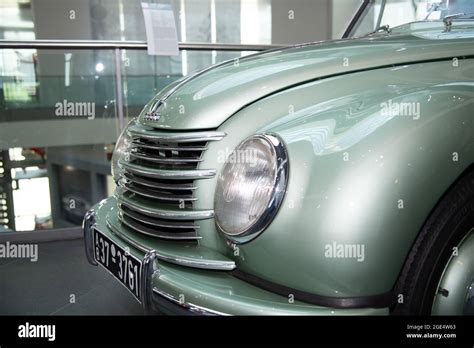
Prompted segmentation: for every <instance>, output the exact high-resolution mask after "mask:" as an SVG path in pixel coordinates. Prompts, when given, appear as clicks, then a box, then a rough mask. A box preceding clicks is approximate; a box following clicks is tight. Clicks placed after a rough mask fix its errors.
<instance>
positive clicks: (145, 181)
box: [122, 173, 197, 191]
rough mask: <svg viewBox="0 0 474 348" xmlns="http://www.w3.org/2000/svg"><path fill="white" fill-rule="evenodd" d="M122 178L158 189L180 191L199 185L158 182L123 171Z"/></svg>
mask: <svg viewBox="0 0 474 348" xmlns="http://www.w3.org/2000/svg"><path fill="white" fill-rule="evenodd" d="M122 178H123V179H124V180H126V181H129V182H134V183H137V184H140V185H143V186H148V187H154V188H157V189H164V190H177V191H180V190H191V191H193V190H196V189H197V186H195V185H193V184H187V183H184V184H174V183H173V184H167V183H166V184H165V183H162V182H156V181H152V180H148V179H147V178H144V177H140V176H136V175H133V174H132V173H123V175H122Z"/></svg>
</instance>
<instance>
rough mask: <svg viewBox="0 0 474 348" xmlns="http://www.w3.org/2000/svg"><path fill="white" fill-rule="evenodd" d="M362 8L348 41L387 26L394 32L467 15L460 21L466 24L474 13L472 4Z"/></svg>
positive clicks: (397, 3) (412, 2) (406, 0)
mask: <svg viewBox="0 0 474 348" xmlns="http://www.w3.org/2000/svg"><path fill="white" fill-rule="evenodd" d="M364 5H365V7H364ZM364 5H362V6H363V11H361V12H360V16H359V18H355V19H356V20H355V21H354V22H353V23H352V27H350V28H349V29H348V33H347V35H346V36H347V37H355V36H362V35H365V34H368V33H371V32H374V31H375V30H377V29H378V28H380V27H383V26H387V25H388V26H389V27H390V28H393V27H396V26H399V25H402V24H406V23H411V22H416V21H428V20H429V21H433V20H441V19H443V18H444V17H445V16H448V15H453V14H460V13H466V14H470V15H467V16H464V17H462V19H463V20H466V19H469V18H472V16H473V15H472V14H473V13H474V1H473V0H438V1H436V0H434V1H433V0H386V1H384V0H370V1H366V2H365V3H364Z"/></svg>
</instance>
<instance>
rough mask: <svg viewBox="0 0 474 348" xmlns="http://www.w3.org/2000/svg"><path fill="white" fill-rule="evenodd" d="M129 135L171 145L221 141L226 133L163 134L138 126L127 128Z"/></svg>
mask: <svg viewBox="0 0 474 348" xmlns="http://www.w3.org/2000/svg"><path fill="white" fill-rule="evenodd" d="M127 133H128V134H129V135H130V136H131V137H135V138H143V139H147V140H152V141H162V142H171V143H190V142H202V141H214V140H221V139H222V138H224V137H225V136H226V133H224V132H217V131H202V132H163V131H159V130H155V129H153V130H150V129H146V128H143V127H140V126H138V125H133V126H130V127H128V128H127Z"/></svg>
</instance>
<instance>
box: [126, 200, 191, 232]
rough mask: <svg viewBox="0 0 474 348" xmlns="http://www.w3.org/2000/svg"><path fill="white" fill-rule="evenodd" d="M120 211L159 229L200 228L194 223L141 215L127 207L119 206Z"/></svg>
mask: <svg viewBox="0 0 474 348" xmlns="http://www.w3.org/2000/svg"><path fill="white" fill-rule="evenodd" d="M118 208H119V210H120V212H121V213H123V214H125V215H127V216H130V217H131V218H132V219H135V220H138V221H140V222H142V223H144V224H148V225H153V226H157V227H164V228H176V229H192V228H194V229H197V228H200V226H199V225H196V224H194V223H192V222H188V223H187V222H174V221H165V220H158V219H156V218H151V217H149V216H147V215H142V214H139V213H137V212H135V211H133V210H132V209H127V208H126V207H122V205H119V207H118ZM124 208H125V209H124Z"/></svg>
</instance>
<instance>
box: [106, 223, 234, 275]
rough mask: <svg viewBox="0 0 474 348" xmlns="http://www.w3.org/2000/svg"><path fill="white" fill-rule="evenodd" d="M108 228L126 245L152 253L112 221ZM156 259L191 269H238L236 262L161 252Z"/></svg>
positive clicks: (157, 253)
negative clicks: (183, 256) (205, 259)
mask: <svg viewBox="0 0 474 348" xmlns="http://www.w3.org/2000/svg"><path fill="white" fill-rule="evenodd" d="M106 223H107V227H108V228H109V230H110V231H111V232H112V233H113V234H114V235H115V236H117V237H118V238H120V239H122V240H123V241H125V242H126V243H130V244H131V245H133V246H134V247H135V248H136V249H138V250H140V251H142V252H144V253H147V252H149V251H150V249H149V248H147V247H145V246H144V245H142V244H141V243H138V242H136V241H134V240H132V239H131V238H129V237H127V236H126V235H125V234H123V233H120V232H119V231H118V230H117V227H115V226H114V225H113V224H112V223H111V222H110V221H108V220H106ZM155 253H156V258H157V259H159V260H162V261H166V262H169V263H172V264H175V265H180V266H185V267H190V268H200V269H208V270H216V271H232V270H233V269H235V268H236V265H235V262H234V261H231V260H229V261H226V260H207V261H203V260H197V259H185V258H182V257H178V256H168V255H163V254H160V253H159V252H157V251H155Z"/></svg>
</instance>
